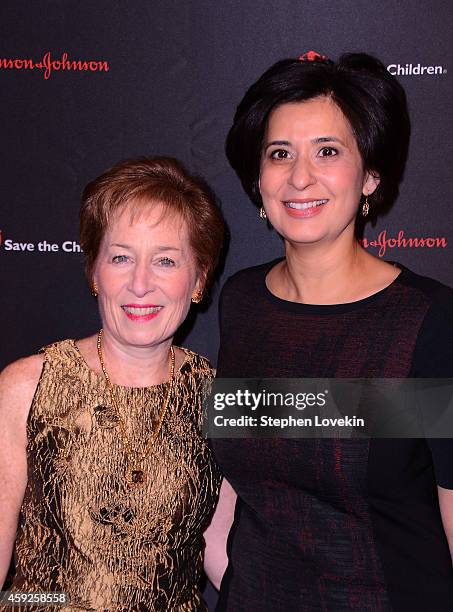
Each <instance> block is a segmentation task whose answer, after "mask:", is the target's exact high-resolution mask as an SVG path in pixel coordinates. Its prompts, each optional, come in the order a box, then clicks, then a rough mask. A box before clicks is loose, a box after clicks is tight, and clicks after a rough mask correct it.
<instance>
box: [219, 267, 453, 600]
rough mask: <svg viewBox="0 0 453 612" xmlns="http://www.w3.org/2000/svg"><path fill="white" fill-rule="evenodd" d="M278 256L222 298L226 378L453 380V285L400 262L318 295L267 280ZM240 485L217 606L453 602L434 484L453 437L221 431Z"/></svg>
mask: <svg viewBox="0 0 453 612" xmlns="http://www.w3.org/2000/svg"><path fill="white" fill-rule="evenodd" d="M275 263H276V262H275V261H274V262H271V263H268V264H265V265H262V266H257V267H255V268H250V269H247V270H243V271H241V272H239V273H237V274H236V275H235V276H234V277H232V278H231V279H229V280H228V281H227V283H226V285H225V287H224V289H223V293H222V299H221V347H220V354H219V364H218V376H219V377H224V378H228V377H231V378H235V377H237V378H240V377H250V378H257V377H259V378H273V377H283V378H291V377H297V378H330V377H332V378H333V377H343V378H373V377H375V378H406V377H423V378H430V377H447V378H453V291H452V290H451V289H449V288H448V287H445V286H444V285H441V284H440V283H438V282H436V281H434V280H432V279H428V278H424V277H421V276H418V275H416V274H414V273H412V272H410V271H409V270H407V269H403V270H402V272H401V273H400V275H399V276H398V277H397V278H396V280H395V281H394V282H393V283H392V284H391V285H390V286H388V287H387V288H386V289H384V290H382V291H380V292H378V293H376V294H375V295H373V296H371V297H368V298H366V299H363V300H360V301H357V302H354V303H349V304H338V305H326V306H315V305H307V304H300V303H293V302H288V301H285V300H282V299H279V298H277V297H276V296H274V295H273V294H271V293H270V292H269V290H268V289H267V287H266V274H267V272H268V271H269V270H270V269H271V268H272V267H273V266H274V265H275ZM211 444H212V447H213V449H214V451H215V455H216V458H217V461H218V463H219V465H220V467H221V469H222V471H223V473H224V475H225V477H226V478H227V479H228V480H229V481H230V482H231V484H232V486H233V487H234V489H235V490H236V491H237V493H238V502H237V506H236V514H235V521H234V525H233V527H232V530H231V532H230V538H229V544H228V547H229V558H230V562H229V566H228V569H227V571H226V574H225V576H224V579H223V583H222V589H221V596H220V600H219V604H218V608H217V609H218V610H219V611H220V610H227V611H229V612H230V611H231V612H255V611H256V612H258V611H260V612H265V611H269V612H280V611H281V612H292V611H306V612H350V611H354V612H381V611H388V610H393V611H395V612H448V611H450V612H451V611H452V610H453V569H452V560H451V557H450V552H449V547H448V544H447V540H446V536H445V533H444V530H443V527H442V522H441V516H440V511H439V504H438V498H437V485H440V486H442V487H445V488H451V489H453V442H452V441H451V440H448V439H447V440H437V441H427V440H424V439H373V440H365V439H362V440H359V439H348V440H345V439H343V440H341V439H278V438H276V439H213V440H211Z"/></svg>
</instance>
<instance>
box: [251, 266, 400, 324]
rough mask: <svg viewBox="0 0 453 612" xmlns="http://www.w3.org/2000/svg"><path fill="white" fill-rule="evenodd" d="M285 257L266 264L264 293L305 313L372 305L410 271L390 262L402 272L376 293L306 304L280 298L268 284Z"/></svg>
mask: <svg viewBox="0 0 453 612" xmlns="http://www.w3.org/2000/svg"><path fill="white" fill-rule="evenodd" d="M283 259H284V257H279V258H278V259H274V260H273V261H271V262H269V263H268V264H265V265H264V266H265V267H264V273H263V278H262V285H261V289H262V292H263V295H264V296H265V297H266V299H267V300H269V301H271V302H273V303H274V304H276V305H279V306H280V307H281V308H284V309H285V310H289V311H292V312H299V313H305V314H319V315H323V314H325V315H327V314H341V313H346V312H350V311H353V310H358V309H360V308H364V307H366V306H369V305H372V304H374V303H375V302H377V301H379V300H381V299H382V298H383V297H385V295H386V294H387V293H389V292H391V291H392V289H393V288H394V287H395V286H397V285H399V284H400V283H401V281H402V280H403V279H404V277H405V276H406V275H407V274H408V273H409V270H408V269H407V268H405V267H404V266H401V265H400V264H397V263H395V262H388V263H391V264H392V265H393V266H395V267H396V268H399V270H400V273H399V274H398V276H396V277H395V278H394V279H393V280H392V282H391V283H389V284H388V285H387V286H386V287H383V288H382V289H380V290H379V291H376V293H373V294H372V295H369V296H368V297H365V298H362V299H360V300H355V301H353V302H344V303H339V304H305V303H304V302H292V301H290V300H285V299H283V298H279V297H277V296H276V295H274V294H273V293H272V292H271V290H270V289H269V288H268V286H267V282H266V279H267V275H268V274H269V272H270V271H271V270H272V268H273V267H274V266H275V265H276V264H277V263H279V262H281V261H283Z"/></svg>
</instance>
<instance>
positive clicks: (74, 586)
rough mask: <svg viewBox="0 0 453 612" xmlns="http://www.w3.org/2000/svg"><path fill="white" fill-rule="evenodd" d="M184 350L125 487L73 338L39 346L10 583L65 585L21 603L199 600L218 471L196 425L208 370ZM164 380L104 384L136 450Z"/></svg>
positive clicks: (106, 418)
mask: <svg viewBox="0 0 453 612" xmlns="http://www.w3.org/2000/svg"><path fill="white" fill-rule="evenodd" d="M184 350H185V353H186V359H185V361H184V363H183V365H182V366H181V368H180V370H179V371H178V372H177V373H175V380H174V387H173V393H172V396H171V398H170V403H169V407H168V411H167V414H166V415H165V418H164V421H163V424H162V429H161V431H160V433H159V436H158V437H157V439H156V441H155V443H154V446H153V448H152V450H151V452H150V454H149V455H148V457H147V458H146V459H145V460H144V462H143V464H142V465H143V468H144V472H145V476H146V480H145V482H144V484H143V485H141V486H139V487H134V488H129V486H128V484H127V482H126V480H125V477H124V474H125V470H126V467H127V460H126V454H125V450H124V446H123V441H122V438H121V436H120V431H119V425H118V418H117V415H116V413H115V411H114V410H112V408H111V406H110V398H109V393H108V388H107V386H106V383H105V380H104V379H103V378H102V377H101V376H99V375H97V374H96V373H95V372H93V371H92V370H90V369H89V368H88V366H87V364H86V363H85V361H84V359H83V358H82V356H81V354H80V352H79V350H78V348H77V346H76V344H75V342H74V341H73V340H65V341H63V342H59V343H56V344H53V345H50V346H48V347H47V348H45V349H44V354H45V362H44V366H43V371H42V374H41V378H40V381H39V384H38V387H37V390H36V393H35V397H34V400H33V403H32V406H31V410H30V414H29V418H28V423H27V436H28V448H27V457H28V484H27V487H26V491H25V497H24V501H23V504H22V508H21V515H20V523H19V529H18V534H17V539H16V547H15V563H16V574H15V577H14V581H13V586H12V587H11V590H13V591H20V592H30V591H45V592H51V591H52V592H65V593H67V594H68V598H69V600H70V602H69V604H67V605H64V606H61V605H60V606H58V607H57V606H54V607H52V606H49V605H46V606H42V607H40V606H39V605H35V606H33V607H30V606H27V608H23V609H24V610H25V609H27V610H30V609H33V610H39V609H45V610H50V609H54V610H66V611H72V610H106V611H107V610H108V611H109V612H110V611H119V610H122V611H123V610H124V611H126V610H128V611H129V610H143V611H145V610H146V611H164V610H165V611H178V612H186V611H191V612H192V611H195V610H196V611H198V610H206V605H205V603H204V601H203V600H202V598H201V595H200V592H199V590H198V582H199V579H200V577H201V575H202V557H203V549H204V541H203V535H202V534H203V531H204V529H205V528H206V527H207V525H208V524H209V520H210V517H211V514H212V512H213V509H214V506H215V503H216V499H217V495H218V491H219V486H220V480H221V477H220V473H219V471H218V468H217V466H216V464H215V463H214V461H213V458H212V455H211V451H210V449H209V447H208V445H207V444H206V441H205V440H204V439H203V437H202V435H201V425H202V402H203V399H204V397H205V395H206V393H208V392H209V389H210V384H211V381H212V377H213V370H212V368H211V367H210V365H209V362H208V361H207V360H206V359H205V358H204V357H201V356H200V355H197V354H195V353H193V352H191V351H188V350H186V349H184ZM167 385H168V383H163V384H160V385H156V386H154V387H145V388H131V387H121V386H118V385H113V387H114V393H115V394H116V398H117V405H118V406H119V410H121V415H122V418H123V420H124V422H125V427H126V432H127V435H128V437H129V440H130V442H131V445H132V448H133V449H134V450H135V451H136V452H142V451H143V450H144V449H145V446H146V443H147V441H148V440H149V438H150V436H151V434H152V431H153V426H154V425H155V424H156V422H157V420H158V417H159V414H160V411H161V409H162V406H163V402H164V399H165V394H166V389H167ZM15 609H18V608H15Z"/></svg>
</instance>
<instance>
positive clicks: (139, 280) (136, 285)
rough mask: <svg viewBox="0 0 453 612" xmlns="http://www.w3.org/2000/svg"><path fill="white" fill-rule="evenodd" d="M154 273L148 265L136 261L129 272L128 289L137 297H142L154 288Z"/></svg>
mask: <svg viewBox="0 0 453 612" xmlns="http://www.w3.org/2000/svg"><path fill="white" fill-rule="evenodd" d="M155 286H156V283H155V275H154V274H153V271H152V269H151V268H150V267H149V265H146V264H144V263H143V264H141V263H137V264H136V265H135V266H134V269H133V270H132V273H131V278H130V282H129V290H130V291H132V293H134V294H135V295H136V296H137V297H143V296H144V295H146V294H147V293H149V292H150V291H153V290H154V289H155Z"/></svg>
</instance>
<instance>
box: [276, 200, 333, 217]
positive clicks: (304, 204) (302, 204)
mask: <svg viewBox="0 0 453 612" xmlns="http://www.w3.org/2000/svg"><path fill="white" fill-rule="evenodd" d="M328 201H329V200H328V199H325V198H323V199H318V200H309V199H308V198H306V199H303V200H300V199H296V200H283V202H282V204H283V206H284V207H285V210H286V212H287V213H288V215H290V216H291V217H297V218H299V219H300V218H307V217H314V216H315V215H318V214H319V213H320V212H321V210H322V207H323V206H324V204H327V202H328Z"/></svg>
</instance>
